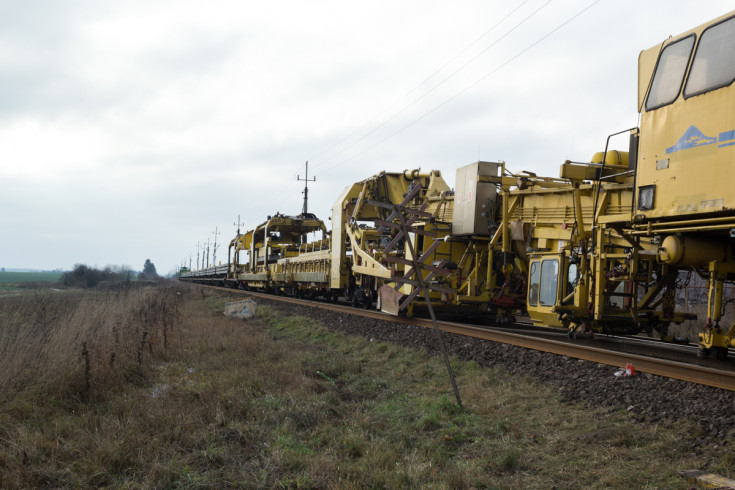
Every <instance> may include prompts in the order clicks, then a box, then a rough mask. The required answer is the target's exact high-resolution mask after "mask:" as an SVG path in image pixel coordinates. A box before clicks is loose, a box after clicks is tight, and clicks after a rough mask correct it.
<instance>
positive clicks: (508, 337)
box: [205, 286, 735, 391]
mask: <svg viewBox="0 0 735 490" xmlns="http://www.w3.org/2000/svg"><path fill="white" fill-rule="evenodd" d="M205 287H208V288H211V289H218V290H222V291H227V292H230V293H240V294H243V295H246V296H252V297H258V298H263V299H267V300H272V301H280V302H284V303H290V304H294V305H300V306H307V307H312V308H321V309H325V310H329V311H334V312H339V313H347V314H350V315H357V316H361V317H365V318H372V319H377V320H384V321H388V322H392V323H400V324H405V325H413V326H417V327H424V328H433V323H432V322H431V320H429V319H423V318H415V317H414V318H408V317H396V316H393V315H389V314H386V313H383V312H380V311H375V310H366V309H360V308H354V307H351V306H345V305H340V304H335V303H325V302H319V301H313V300H307V299H297V298H291V297H286V296H276V295H272V294H266V293H260V292H255V291H243V290H237V289H231V288H225V287H219V286H205ZM438 323H439V328H440V329H441V330H442V331H443V332H446V333H450V334H454V335H463V336H467V337H473V338H477V339H483V340H489V341H492V342H499V343H503V344H510V345H515V346H519V347H524V348H527V349H533V350H537V351H543V352H549V353H553V354H557V355H562V356H568V357H571V358H576V359H584V360H587V361H591V362H596V363H601V364H608V365H611V366H617V367H623V366H625V365H626V364H633V365H634V366H635V370H636V372H645V373H650V374H655V375H658V376H664V377H667V378H674V379H680V380H683V381H688V382H691V383H698V384H702V385H706V386H712V387H715V388H722V389H725V390H729V391H735V364H734V363H733V361H732V360H728V361H710V360H701V359H697V358H696V357H695V353H696V349H695V348H692V347H691V346H681V345H672V344H667V343H663V342H655V341H650V340H641V339H631V338H622V337H608V336H598V337H597V338H595V339H575V340H571V339H568V338H567V337H566V335H565V333H564V332H560V331H556V330H553V329H539V328H534V329H524V327H529V326H530V324H529V325H523V324H521V325H519V326H518V327H514V328H509V327H508V326H507V325H505V326H503V327H494V326H488V325H470V324H464V323H457V322H452V321H441V320H440V321H438Z"/></svg>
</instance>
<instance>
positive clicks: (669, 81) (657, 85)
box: [646, 36, 694, 111]
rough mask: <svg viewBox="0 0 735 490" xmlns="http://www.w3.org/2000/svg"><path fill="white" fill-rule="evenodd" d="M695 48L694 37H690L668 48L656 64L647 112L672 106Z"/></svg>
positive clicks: (662, 52)
mask: <svg viewBox="0 0 735 490" xmlns="http://www.w3.org/2000/svg"><path fill="white" fill-rule="evenodd" d="M693 46H694V36H688V37H685V38H684V39H681V40H679V41H676V42H674V43H671V44H669V45H668V46H666V47H665V48H664V49H663V51H661V55H660V56H659V57H658V63H656V72H655V73H654V75H653V82H652V83H651V91H650V92H649V94H648V99H646V110H649V111H650V110H651V109H656V108H658V107H661V106H664V105H666V104H671V103H672V102H674V101H675V100H676V97H677V96H678V95H679V91H680V90H681V86H682V84H683V83H684V73H685V72H686V69H687V65H688V64H689V57H690V56H691V54H692V47H693Z"/></svg>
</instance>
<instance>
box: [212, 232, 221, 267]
mask: <svg viewBox="0 0 735 490" xmlns="http://www.w3.org/2000/svg"><path fill="white" fill-rule="evenodd" d="M219 234H220V233H219V232H218V231H217V227H216V226H215V227H214V232H213V233H212V235H214V247H213V250H212V265H213V266H214V267H217V235H219Z"/></svg>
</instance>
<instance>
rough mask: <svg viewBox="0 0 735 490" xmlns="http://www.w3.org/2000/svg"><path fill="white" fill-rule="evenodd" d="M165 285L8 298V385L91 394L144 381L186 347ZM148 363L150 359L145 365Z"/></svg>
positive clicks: (1, 313)
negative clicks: (154, 363)
mask: <svg viewBox="0 0 735 490" xmlns="http://www.w3.org/2000/svg"><path fill="white" fill-rule="evenodd" d="M180 297H181V296H180V294H172V293H171V291H170V290H167V289H165V288H145V289H133V290H126V291H116V292H110V293H100V292H80V291H77V292H70V293H67V294H55V295H52V294H45V295H38V294H36V295H24V296H20V297H15V298H6V299H5V300H4V301H2V302H0V389H1V390H2V393H4V394H6V395H11V396H12V395H13V394H14V393H16V392H18V391H24V390H36V391H38V392H40V393H43V395H44V396H45V395H51V396H55V397H58V398H61V399H69V398H71V399H75V398H77V399H87V398H89V397H93V396H96V395H100V394H102V393H105V392H106V391H108V390H109V389H112V388H115V387H116V386H119V385H121V384H122V383H124V382H126V381H130V380H131V379H134V378H143V377H144V375H145V373H144V367H145V365H146V364H147V360H148V359H159V358H163V357H164V356H165V355H166V354H167V353H168V352H169V351H171V350H172V349H175V348H177V347H178V345H179V344H180V342H179V339H178V331H177V326H178V323H179V320H180V313H179V311H178V302H179V298H180ZM144 361H146V362H144Z"/></svg>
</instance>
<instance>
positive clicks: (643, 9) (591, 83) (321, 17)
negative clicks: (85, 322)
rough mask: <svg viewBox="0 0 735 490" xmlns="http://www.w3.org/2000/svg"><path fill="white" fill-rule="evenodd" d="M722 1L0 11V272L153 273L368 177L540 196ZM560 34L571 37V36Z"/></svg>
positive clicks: (616, 126) (600, 139)
mask: <svg viewBox="0 0 735 490" xmlns="http://www.w3.org/2000/svg"><path fill="white" fill-rule="evenodd" d="M732 8H733V3H732V2H725V1H707V2H702V1H701V0H696V1H672V0H646V1H643V2H641V1H638V0H599V1H594V0H580V1H561V0H556V1H549V0H528V1H525V2H524V1H517V2H514V1H508V0H504V1H490V0H466V1H465V0H460V1H453V2H449V1H446V2H438V1H426V0H420V1H419V0H410V1H396V0H391V1H384V0H377V1H376V0H373V1H370V2H351V1H346V0H340V1H336V0H335V1H319V0H316V1H312V2H304V1H271V2H263V1H257V2H255V1H246V0H240V1H218V0H214V1H208V2H201V1H199V2H195V1H186V0H183V1H182V0H176V1H162V0H159V1H156V2H150V1H130V0H128V1H125V2H112V1H109V2H104V1H99V0H94V1H91V0H90V1H51V0H48V1H41V0H39V1H15V0H0V209H1V210H2V212H1V213H0V230H1V231H0V237H1V240H0V267H6V268H36V269H55V268H62V269H70V268H71V267H73V265H74V264H76V263H85V264H88V265H92V266H94V265H96V266H99V267H103V266H105V265H108V264H116V265H122V264H124V265H129V266H132V267H133V268H134V269H138V270H140V269H142V267H143V263H144V262H145V260H146V259H150V260H151V261H153V263H154V264H155V265H156V266H157V268H158V271H159V273H168V272H170V271H172V270H174V269H175V268H176V267H177V266H178V265H181V264H183V263H186V264H187V265H188V263H189V258H190V256H192V255H193V259H192V262H196V253H197V242H199V243H202V242H206V241H207V239H208V238H209V239H210V240H212V241H213V240H214V238H215V235H214V231H215V228H216V229H217V230H218V231H219V232H220V235H218V236H217V241H218V242H219V243H222V244H223V246H222V247H221V248H220V250H219V252H218V254H217V261H218V262H219V261H220V260H223V258H224V259H225V260H226V256H227V249H226V248H227V242H229V240H230V239H231V238H232V237H233V236H234V235H235V232H236V226H234V222H235V221H236V220H237V217H238V215H240V217H241V219H242V221H243V222H244V225H243V226H242V229H243V230H245V229H250V228H253V227H254V226H255V225H257V224H258V223H260V222H262V221H263V220H264V219H265V218H266V216H267V215H268V214H273V213H275V212H276V211H280V212H282V213H285V214H298V213H299V212H301V207H302V194H301V189H302V188H303V183H299V182H297V180H296V177H297V175H301V177H303V176H304V163H305V162H306V161H307V160H308V161H309V176H310V177H311V176H316V182H314V183H312V184H310V187H309V190H310V194H309V195H310V200H309V211H310V212H313V213H315V214H317V215H318V216H319V217H321V218H322V219H324V220H325V221H326V220H327V218H328V215H329V213H330V209H331V207H332V204H333V202H334V200H335V199H336V197H337V196H338V194H339V193H340V191H341V190H342V189H343V188H344V187H345V186H347V185H348V184H350V183H353V182H356V181H359V180H362V179H365V178H367V177H369V176H371V175H373V174H375V173H378V172H380V171H381V170H388V171H401V170H403V169H406V168H418V167H420V168H422V169H427V170H428V169H439V170H441V171H442V173H443V174H444V177H445V179H446V180H447V182H448V183H449V184H450V185H452V186H453V185H454V173H455V170H456V168H457V167H459V166H462V165H465V164H468V163H472V162H474V161H477V160H478V159H481V160H491V161H497V160H504V161H506V162H507V165H508V167H509V168H510V169H511V170H513V171H521V170H531V171H534V172H536V173H538V174H540V175H548V176H554V177H555V176H558V171H559V165H560V164H561V163H563V161H564V160H566V159H573V160H577V161H587V160H589V158H590V157H591V156H592V154H593V153H594V152H595V151H599V150H601V149H603V148H604V144H605V138H606V137H607V135H608V134H610V133H614V132H617V131H620V130H623V129H626V128H629V127H632V126H635V125H637V123H638V113H637V111H636V86H637V85H636V84H637V78H636V77H637V74H636V70H637V57H638V53H639V52H640V51H641V50H643V49H647V48H649V47H651V46H653V45H655V44H658V43H660V42H661V41H663V40H664V39H666V38H667V37H668V36H669V35H676V34H679V33H681V32H683V31H685V30H687V29H689V28H692V27H695V26H696V25H699V24H701V23H703V22H706V21H708V20H710V19H712V18H714V17H717V16H719V15H722V14H724V13H726V12H727V11H728V10H730V9H732ZM575 16H576V17H575Z"/></svg>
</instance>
